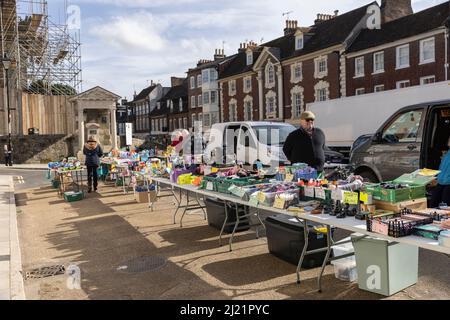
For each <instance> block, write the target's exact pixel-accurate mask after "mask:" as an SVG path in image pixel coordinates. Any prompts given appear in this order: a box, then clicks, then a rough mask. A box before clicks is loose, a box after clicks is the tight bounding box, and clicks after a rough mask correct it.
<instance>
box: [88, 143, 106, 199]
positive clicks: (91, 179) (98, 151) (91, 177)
mask: <svg viewBox="0 0 450 320" xmlns="http://www.w3.org/2000/svg"><path fill="white" fill-rule="evenodd" d="M83 153H84V155H85V156H86V167H87V170H88V187H89V190H88V192H89V193H91V192H92V184H93V185H94V192H97V187H98V175H97V169H98V167H99V166H100V157H101V156H103V150H102V148H101V147H100V146H99V145H98V144H97V141H95V138H94V137H89V139H88V141H87V143H86V144H85V146H84V149H83Z"/></svg>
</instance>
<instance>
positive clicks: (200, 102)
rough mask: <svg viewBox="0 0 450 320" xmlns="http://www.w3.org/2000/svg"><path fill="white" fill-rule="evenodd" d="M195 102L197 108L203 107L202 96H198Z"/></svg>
mask: <svg viewBox="0 0 450 320" xmlns="http://www.w3.org/2000/svg"><path fill="white" fill-rule="evenodd" d="M197 101H198V107H201V106H203V96H202V95H201V94H200V95H198V99H197Z"/></svg>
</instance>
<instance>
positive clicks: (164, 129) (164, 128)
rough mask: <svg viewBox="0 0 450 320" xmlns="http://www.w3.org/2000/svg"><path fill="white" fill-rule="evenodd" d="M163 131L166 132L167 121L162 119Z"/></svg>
mask: <svg viewBox="0 0 450 320" xmlns="http://www.w3.org/2000/svg"><path fill="white" fill-rule="evenodd" d="M163 131H167V119H166V118H164V119H163Z"/></svg>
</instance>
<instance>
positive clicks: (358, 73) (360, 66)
mask: <svg viewBox="0 0 450 320" xmlns="http://www.w3.org/2000/svg"><path fill="white" fill-rule="evenodd" d="M355 77H364V57H358V58H356V59H355Z"/></svg>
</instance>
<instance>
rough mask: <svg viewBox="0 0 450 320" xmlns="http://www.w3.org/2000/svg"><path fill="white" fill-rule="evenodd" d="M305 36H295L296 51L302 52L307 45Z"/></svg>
mask: <svg viewBox="0 0 450 320" xmlns="http://www.w3.org/2000/svg"><path fill="white" fill-rule="evenodd" d="M304 40H305V39H304V37H303V34H298V35H296V36H295V50H302V49H303V46H304V44H305V41H304Z"/></svg>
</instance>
